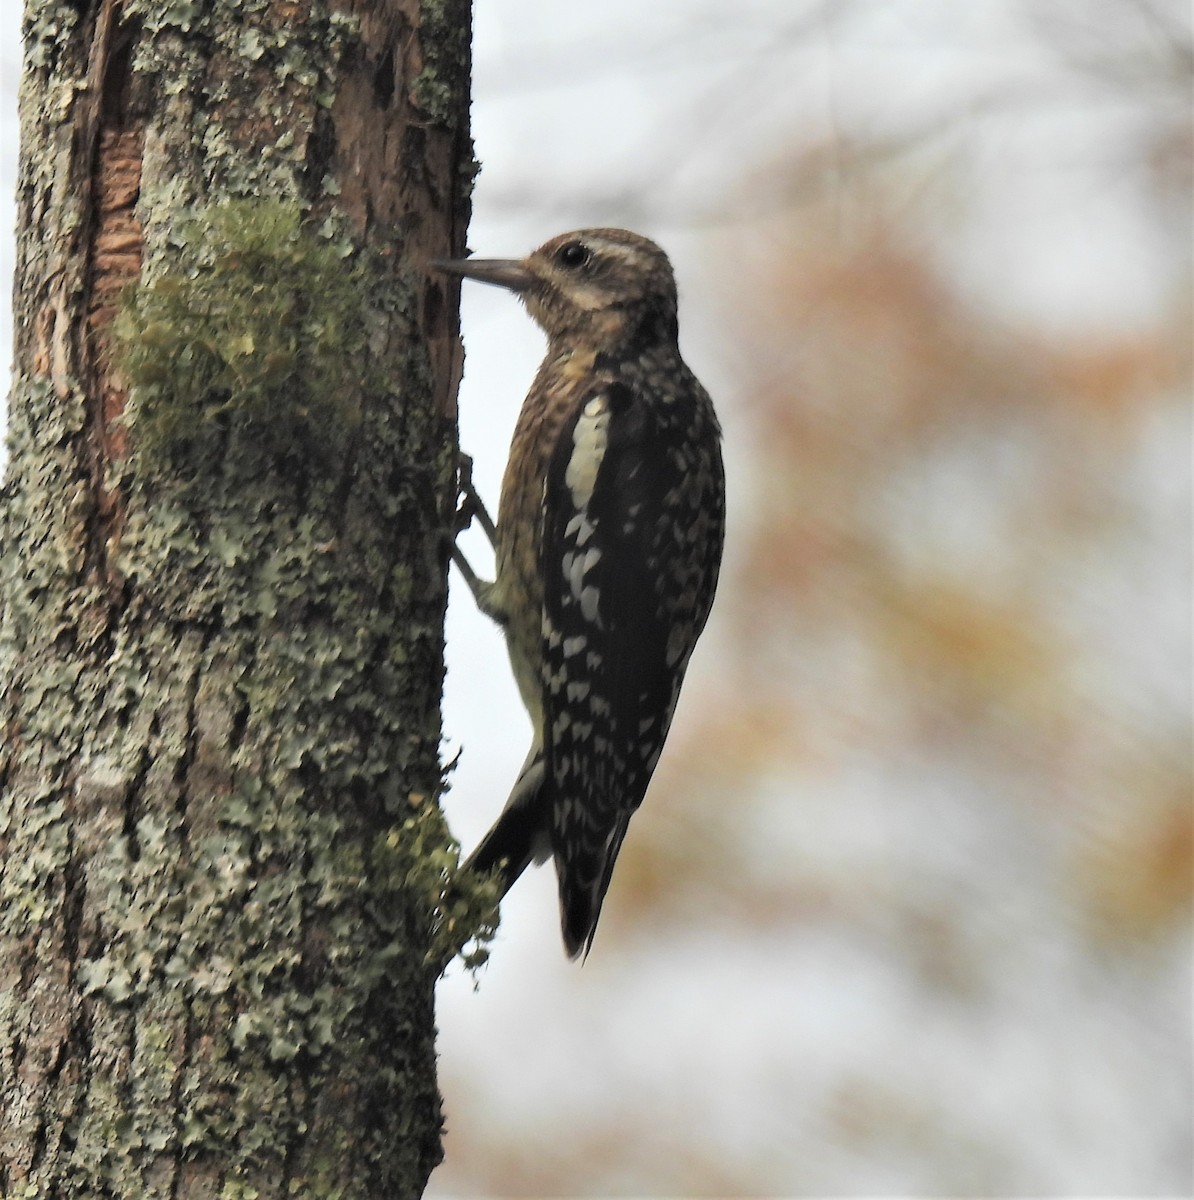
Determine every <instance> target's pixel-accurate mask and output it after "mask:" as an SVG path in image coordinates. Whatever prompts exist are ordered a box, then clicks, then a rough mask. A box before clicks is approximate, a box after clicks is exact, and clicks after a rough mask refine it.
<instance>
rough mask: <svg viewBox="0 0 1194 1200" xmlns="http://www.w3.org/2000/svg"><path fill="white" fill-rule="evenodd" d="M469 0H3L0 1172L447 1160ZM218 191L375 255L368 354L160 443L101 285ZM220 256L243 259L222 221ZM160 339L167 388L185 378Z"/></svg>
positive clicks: (85, 1185) (297, 351)
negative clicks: (11, 335) (450, 262)
mask: <svg viewBox="0 0 1194 1200" xmlns="http://www.w3.org/2000/svg"><path fill="white" fill-rule="evenodd" d="M469 22H470V6H469V4H468V3H467V0H422V3H420V2H419V0H338V2H334V3H332V4H331V5H325V4H322V3H320V2H319V0H239V2H237V3H233V2H232V0H199V2H196V0H73V2H68V3H59V2H56V0H29V2H28V7H27V11H26V14H25V39H26V42H25V53H26V61H25V72H24V78H23V83H22V93H21V105H22V118H21V120H22V126H21V131H22V150H21V166H20V179H19V185H18V205H19V217H18V225H19V229H18V256H17V277H16V288H15V314H14V323H15V329H16V334H15V341H16V347H15V363H14V386H13V394H12V399H11V405H10V434H9V442H10V461H9V467H8V476H7V479H6V481H5V484H4V488H3V492H2V493H0V618H2V620H0V681H2V685H3V689H4V690H3V697H2V699H0V728H2V730H3V735H2V736H3V742H2V744H0V1196H5V1197H15V1196H23V1197H25V1196H27V1197H47V1198H48V1197H75V1196H80V1197H81V1196H88V1197H90V1196H104V1197H129V1198H130V1200H131V1198H134V1197H135V1198H137V1200H142V1198H145V1197H158V1196H163V1197H165V1196H169V1197H178V1198H187V1197H199V1196H203V1197H228V1198H232V1197H261V1198H265V1197H294V1196H332V1195H335V1196H342V1197H383V1196H384V1197H387V1198H390V1197H396V1196H397V1197H402V1196H417V1195H419V1194H420V1193H421V1192H422V1190H423V1187H424V1185H425V1183H426V1180H427V1177H428V1175H429V1173H430V1171H431V1170H432V1168H433V1167H434V1166H435V1164H436V1163H437V1162H438V1161H439V1155H440V1148H439V1146H440V1108H439V1096H438V1091H437V1087H436V1080H435V1058H434V1023H433V1022H434V1012H433V993H434V985H435V981H436V977H437V974H438V967H437V962H438V960H439V956H440V953H441V952H442V947H435V939H436V936H437V920H438V914H437V909H436V905H437V903H438V899H439V893H438V889H439V886H440V884H441V882H442V878H443V875H444V872H445V870H446V869H447V865H448V864H450V861H451V851H450V849H449V843H448V838H447V833H446V830H445V829H444V827H443V823H442V819H441V818H440V815H439V810H438V805H437V797H438V794H439V789H440V785H441V781H442V769H441V764H440V761H439V752H438V749H439V739H440V717H439V697H440V692H441V683H442V675H443V644H442V642H443V614H444V607H445V601H446V545H447V544H446V540H445V537H444V530H445V528H446V527H447V526H448V525H449V523H450V520H451V513H452V509H453V503H454V484H453V479H454V470H455V428H454V425H455V410H454V392H455V379H454V378H453V375H454V369H455V366H456V364H458V361H459V356H458V350H457V347H458V339H457V330H456V327H455V314H454V312H453V311H452V309H451V308H450V306H449V305H448V303H447V301H446V296H445V293H444V292H443V291H442V289H441V286H440V285H439V284H438V283H436V282H435V281H434V280H433V279H431V278H429V277H428V275H427V272H426V269H425V264H426V261H427V259H429V258H430V257H433V256H436V255H442V254H449V253H456V252H459V251H460V249H461V248H462V243H463V238H464V229H465V225H466V220H467V206H468V200H467V196H468V183H469V180H470V177H471V165H472V164H471V147H470V143H469V139H468V134H467V112H468V108H467V104H468V77H469V38H470V28H469ZM225 199H228V200H235V202H236V206H235V207H233V208H230V209H228V210H227V211H228V212H231V213H233V214H234V215H233V217H232V218H230V219H231V220H233V222H234V223H235V222H236V221H237V220H239V221H241V222H242V223H247V224H249V225H251V224H252V222H253V221H254V220H255V219H256V217H255V216H254V214H257V213H259V212H266V213H268V212H271V211H274V210H273V209H270V208H269V207H268V206H269V205H273V206H275V208H276V209H278V211H295V212H300V213H301V214H302V215H303V222H302V225H303V230H304V233H303V235H302V237H303V238H305V239H306V241H302V239H300V240H299V241H297V242H294V245H296V246H299V247H300V249H299V250H297V251H295V253H296V254H299V255H301V254H303V253H306V252H307V251H306V250H303V249H302V247H304V246H305V247H307V249H308V250H310V249H311V247H312V246H315V247H316V248H318V245H319V243H318V240H317V239H320V238H322V239H323V240H324V243H325V244H327V245H336V244H340V242H337V240H336V239H337V238H339V239H341V241H342V242H343V244H344V245H345V246H346V247H347V249H346V250H345V264H346V265H345V269H346V270H347V269H349V267H350V266H352V268H353V269H356V266H357V265H358V264H363V265H365V266H367V269H362V274H361V275H360V276H359V277H360V279H361V280H362V281H363V283H362V293H361V296H360V308H359V311H358V312H356V313H352V312H350V313H338V314H330V315H329V316H328V319H329V320H330V319H331V317H333V316H334V317H335V318H336V319H338V320H342V321H345V322H347V323H348V326H349V327H350V332H351V330H352V329H356V330H357V331H358V332H360V338H359V339H358V340H359V344H360V345H361V346H362V347H364V348H365V352H364V353H363V354H362V361H361V364H360V367H361V370H360V382H359V384H358V385H357V386H356V390H355V392H353V394H352V395H350V396H349V397H348V399H347V400H345V399H344V398H343V397H338V398H337V400H336V403H335V404H329V405H327V406H326V407H324V408H321V409H320V410H319V411H318V412H317V413H316V414H315V415H314V417H313V416H312V412H311V411H310V410H309V407H308V408H304V409H302V410H301V411H300V409H299V407H298V406H297V405H296V408H295V410H294V411H293V413H292V412H290V411H288V410H287V409H286V408H285V407H284V406H283V407H281V408H279V407H277V405H275V407H274V408H272V409H269V410H267V411H266V412H265V413H264V414H263V413H261V412H258V413H257V414H255V415H253V416H252V418H251V419H249V418H245V419H244V420H241V419H240V418H239V417H238V416H237V415H236V414H237V405H238V388H237V387H236V386H232V387H230V388H226V389H225V392H224V393H222V394H221V396H220V397H219V401H220V404H219V406H218V411H219V413H220V414H221V415H220V416H219V418H218V419H216V418H213V417H212V415H211V411H217V410H216V409H213V410H211V411H209V410H206V409H199V410H196V412H193V413H191V414H190V415H189V417H186V419H184V421H183V424H184V426H185V424H186V420H188V419H189V420H191V421H193V422H194V423H195V428H193V429H190V430H189V431H188V437H186V438H183V439H182V440H180V441H178V442H177V444H174V445H168V446H166V447H162V446H161V445H157V446H156V448H148V443H146V444H145V445H142V444H140V443H139V440H138V431H139V429H140V428H141V426H140V425H139V418H138V416H137V413H138V411H139V410H138V408H137V404H138V399H137V395H138V393H137V389H133V392H132V394H131V396H130V391H129V384H128V376H127V374H125V373H124V372H123V369H122V360H121V358H120V357H119V353H118V349H117V343H116V341H115V339H114V337H113V322H114V319H115V318H116V316H117V313H118V312H119V311H120V310H122V309H123V308H124V307H125V306H126V305H127V304H128V303H129V301H128V299H127V297H128V296H129V294H130V293H129V287H130V285H131V283H132V282H133V281H136V280H138V279H140V280H142V281H145V280H150V279H154V278H158V279H167V280H172V281H173V282H172V283H171V288H172V289H173V290H172V291H171V290H170V289H163V292H162V294H163V295H175V296H176V295H177V294H178V289H179V288H185V287H187V286H189V284H188V280H192V279H193V278H194V277H195V276H196V268H195V267H194V263H195V262H199V261H201V260H202V254H203V248H202V247H196V246H195V245H194V244H192V242H193V239H194V238H195V236H196V235H195V234H194V232H193V229H194V228H200V229H202V228H206V227H205V226H203V225H202V223H201V222H200V224H199V225H198V226H194V225H192V233H190V234H187V233H186V232H185V228H186V226H185V220H184V219H185V218H187V216H188V214H190V216H191V217H193V216H194V214H196V213H202V212H205V211H211V210H212V206H216V211H223V210H219V209H218V205H219V203H220V202H221V201H223V200H225ZM255 206H257V207H255ZM262 206H264V207H262ZM238 214H239V215H238ZM188 239H191V240H190V241H189V240H188ZM349 250H350V251H351V253H349ZM312 254H315V251H314V250H313V251H312ZM312 261H317V262H318V263H325V262H326V259H325V258H319V257H318V255H316V257H315V258H313V259H312ZM180 264H181V266H180ZM218 266H219V268H220V269H221V270H224V271H225V272H226V274H225V275H224V276H217V278H219V279H222V280H225V281H226V283H227V287H228V288H230V289H231V290H232V291H236V290H237V289H240V290H241V298H242V299H243V298H244V297H245V296H249V295H251V293H250V291H248V290H246V289H248V288H250V287H251V286H253V285H255V283H256V281H255V280H254V279H253V272H252V268H251V265H250V264H249V262H248V259H247V258H246V259H245V260H244V261H240V260H238V259H237V256H236V255H235V254H230V253H223V257H222V259H221V260H220V262H219V263H218ZM320 269H322V268H320ZM172 273H173V274H172ZM200 273H201V272H200ZM304 278H307V277H304ZM316 278H317V279H318V274H317V275H316ZM221 286H224V285H223V284H221ZM273 290H278V289H277V288H274V289H273ZM309 290H313V291H319V290H320V289H319V288H318V287H317V286H316V287H314V288H312V289H309ZM329 291H331V289H329ZM184 294H186V295H189V294H190V293H184ZM266 299H269V297H268V296H267V297H266ZM342 299H343V297H342V296H341V300H342ZM324 300H325V297H324V296H322V295H305V296H299V297H297V300H296V303H297V304H298V306H299V307H300V308H301V309H302V310H303V316H302V321H301V322H296V324H295V327H294V329H293V330H289V329H287V328H285V322H282V324H283V328H282V329H281V330H280V331H279V332H280V336H281V337H282V341H283V343H286V344H289V345H290V346H291V347H292V349H293V354H292V355H291V359H293V361H291V359H287V360H286V363H287V364H289V365H286V364H284V365H283V367H282V368H280V369H281V370H282V372H283V377H284V380H285V382H286V387H289V386H290V385H291V383H294V384H295V386H296V387H298V386H300V385H301V386H304V387H308V390H309V391H310V385H309V383H307V384H303V383H302V378H301V375H302V371H303V370H304V366H303V364H304V362H305V360H304V354H306V352H307V347H305V346H304V344H303V339H304V338H307V339H309V338H310V337H311V336H313V335H311V333H310V330H312V329H317V328H319V323H320V322H321V321H323V320H324V317H325V314H324V312H323V311H322V309H321V307H320V306H321V304H322V303H324ZM354 321H355V322H356V324H355V325H353V322H354ZM182 324H183V325H184V326H185V324H186V322H185V321H184V322H183V323H182ZM362 331H363V332H362ZM168 332H169V331H168ZM173 332H174V333H175V334H177V333H178V332H179V331H178V330H174V331H173ZM184 332H185V330H184ZM291 335H293V336H291ZM155 336H156V334H155ZM287 339H289V342H287ZM242 343H243V344H242ZM139 344H140V346H141V348H142V349H144V348H145V347H146V346H149V347H150V349H151V350H152V346H153V341H152V339H151V338H150V337H149V335H148V332H147V331H146V330H145V329H144V328H142V329H141V331H140V342H139ZM217 350H219V351H220V352H221V353H224V349H223V348H217ZM187 353H188V354H189V353H190V351H189V350H188V352H187ZM228 353H229V354H230V353H231V352H228ZM256 353H257V351H256V349H255V347H254V345H253V339H252V338H251V337H249V336H248V335H245V336H244V337H243V338H241V339H240V341H238V342H237V349H236V354H239V355H240V356H241V357H240V358H239V359H237V360H236V361H237V364H239V365H240V366H244V365H245V363H248V364H249V366H250V367H252V366H253V363H254V355H255V354H256ZM183 357H185V356H183ZM226 357H227V354H226ZM275 357H276V355H275ZM177 359H178V356H177V355H175V356H173V359H172V357H171V355H169V354H164V355H163V361H162V362H160V363H159V364H157V370H158V374H159V376H160V380H161V383H160V385H159V386H158V387H157V395H158V401H157V402H158V403H159V405H161V404H165V405H167V406H168V405H169V404H170V403H172V400H171V397H172V396H174V395H175V394H176V392H177V388H176V386H175V385H177V387H178V388H181V387H182V385H183V384H184V383H185V382H187V381H188V380H191V379H193V367H192V364H191V361H190V359H187V360H186V361H185V362H180V361H177ZM295 363H297V364H298V365H297V366H295V365H294V364H295ZM257 365H258V366H259V367H260V368H261V371H262V372H263V374H262V375H261V377H262V378H274V377H275V376H276V375H277V370H278V368H277V364H276V363H275V362H273V361H271V362H267V363H265V364H264V365H263V366H262V365H261V364H257ZM287 371H290V372H293V379H291V378H290V377H288V376H286V372H287ZM271 372H273V375H271V374H270V373H271ZM378 381H381V382H380V383H379V382H378ZM139 386H140V384H139V383H138V387H139ZM349 391H350V392H351V391H353V389H352V388H349ZM277 392H278V389H277V387H276V386H275V388H274V392H273V393H271V394H274V395H275V396H276V394H277ZM283 394H285V392H283ZM296 394H304V395H305V394H307V393H301V389H300V393H296ZM310 394H311V396H313V397H314V399H315V400H320V399H321V398H320V397H319V396H317V395H315V393H314V392H311V393H310ZM126 407H128V411H127V412H126ZM229 413H232V414H233V415H232V417H229V415H228V414H229ZM338 414H342V415H343V421H342V423H341V424H342V428H341V427H338V419H337V417H338ZM184 417H185V414H184ZM304 423H306V425H305V426H304ZM304 427H305V428H306V433H307V436H304V435H303V429H304ZM146 428H148V426H146ZM292 431H297V432H295V436H294V437H290V436H289V435H290V433H291V432H292ZM312 432H314V434H315V436H314V437H313V438H312V437H311V436H309V435H310V434H311V433H312ZM323 433H326V434H327V438H326V439H324V438H323V437H322V436H321V435H322V434H323ZM213 439H214V440H213ZM325 441H326V445H312V444H311V443H312V442H317V443H323V442H325ZM213 446H215V447H216V451H215V452H213V451H212V447H213ZM196 447H199V448H200V449H199V450H197V449H196ZM203 447H206V449H202V448H203ZM329 447H330V449H329ZM188 456H190V457H188ZM433 947H435V948H434V949H433Z"/></svg>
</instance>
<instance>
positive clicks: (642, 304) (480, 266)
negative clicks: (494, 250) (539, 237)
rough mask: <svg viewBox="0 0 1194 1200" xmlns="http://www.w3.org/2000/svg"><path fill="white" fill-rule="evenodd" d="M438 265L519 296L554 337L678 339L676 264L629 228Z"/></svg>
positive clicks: (566, 236) (605, 341)
mask: <svg viewBox="0 0 1194 1200" xmlns="http://www.w3.org/2000/svg"><path fill="white" fill-rule="evenodd" d="M432 266H433V267H435V269H436V270H439V271H443V272H446V273H447V274H449V275H460V276H463V277H464V278H466V279H478V280H480V281H481V282H482V283H492V284H496V285H497V286H499V287H504V288H509V289H510V291H512V292H516V293H517V294H518V295H519V296H521V298H522V300H523V302H524V303H525V304H526V306H527V309H528V310H529V312H530V314H531V316H532V317H534V318H535V320H536V321H537V322H538V323H539V325H540V326H541V327H542V328H543V329H544V331H545V332H546V333H547V336H548V338H549V339H550V340H555V339H557V338H561V339H562V338H577V339H591V340H592V341H594V342H595V343H596V344H597V345H599V346H603V345H611V344H617V343H620V342H624V341H628V340H638V339H646V340H669V341H672V342H674V341H675V340H676V281H675V277H674V276H673V274H672V264H671V263H670V262H668V257H667V255H666V254H664V252H663V251H662V250H661V249H660V248H659V247H658V246H657V245H656V244H655V243H654V242H652V241H650V240H649V239H647V238H645V237H640V236H639V235H638V234H637V233H630V232H629V231H628V230H625V229H578V230H576V231H575V232H573V233H562V234H560V235H559V236H558V237H554V238H552V239H551V241H549V242H545V243H544V244H543V245H542V246H540V247H539V249H538V250H535V251H533V252H532V253H531V254H528V255H527V257H526V258H522V259H493V258H489V259H486V258H460V259H439V260H437V261H436V262H434V263H432Z"/></svg>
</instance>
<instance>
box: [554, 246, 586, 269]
mask: <svg viewBox="0 0 1194 1200" xmlns="http://www.w3.org/2000/svg"><path fill="white" fill-rule="evenodd" d="M556 261H557V262H558V263H560V264H561V265H562V266H565V267H583V266H584V265H585V263H587V262H588V261H589V248H588V246H586V245H585V244H584V242H565V243H564V245H562V246H561V247H560V248H559V249H558V250H557V251H556Z"/></svg>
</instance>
